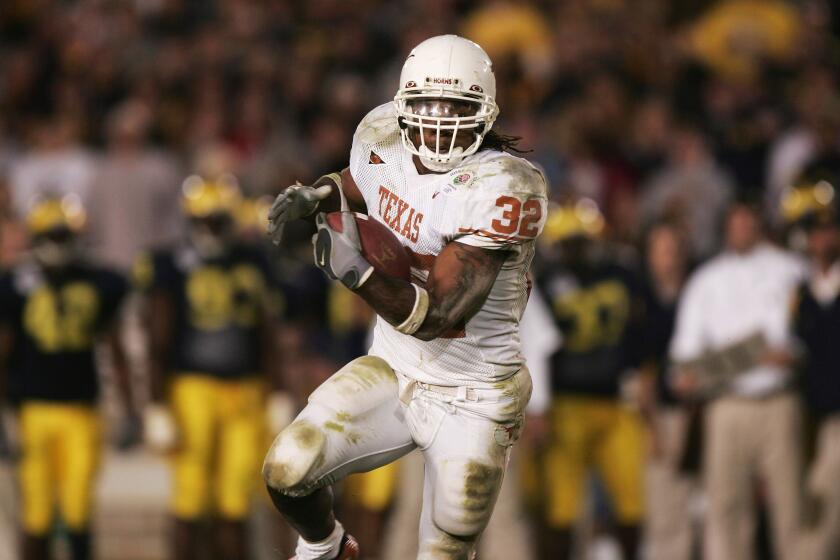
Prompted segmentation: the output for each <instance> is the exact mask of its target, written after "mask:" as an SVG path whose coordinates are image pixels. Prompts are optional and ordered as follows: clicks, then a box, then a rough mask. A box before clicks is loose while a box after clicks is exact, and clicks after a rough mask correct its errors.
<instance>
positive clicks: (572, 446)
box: [543, 396, 644, 529]
mask: <svg viewBox="0 0 840 560" xmlns="http://www.w3.org/2000/svg"><path fill="white" fill-rule="evenodd" d="M550 414H551V424H552V437H551V441H550V443H549V445H548V448H547V450H546V454H545V457H544V462H543V477H544V479H545V482H544V484H545V486H544V488H545V489H546V491H547V495H546V500H547V503H546V521H547V523H548V525H549V526H550V527H553V528H558V529H559V528H567V527H569V526H570V525H572V524H573V523H574V522H575V521H576V520H577V518H578V516H579V515H580V510H581V505H582V503H583V498H584V491H585V489H586V482H587V474H588V472H589V469H590V468H592V467H594V468H595V469H597V472H598V474H599V475H600V477H601V480H602V481H603V483H604V486H605V488H606V490H607V492H608V494H609V496H610V500H611V504H612V508H613V511H614V514H615V516H616V519H617V521H618V522H619V523H622V524H637V523H640V522H641V520H642V516H643V513H644V510H643V508H644V503H643V495H644V494H643V490H644V488H643V461H644V430H643V426H642V422H641V419H640V418H639V415H638V414H637V413H636V412H635V411H633V410H631V409H629V408H627V407H625V406H623V405H621V404H620V403H618V402H617V401H615V400H612V399H601V398H589V397H579V396H574V397H559V398H556V399H555V400H554V402H553V403H552V407H551V412H550Z"/></svg>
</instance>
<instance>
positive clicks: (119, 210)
mask: <svg viewBox="0 0 840 560" xmlns="http://www.w3.org/2000/svg"><path fill="white" fill-rule="evenodd" d="M150 125H151V112H150V110H149V108H148V107H147V106H146V105H144V104H143V103H142V102H141V101H138V100H128V101H126V102H124V103H123V104H122V105H120V106H119V107H117V108H116V109H114V111H113V112H112V113H111V115H110V116H109V117H108V151H107V152H106V154H105V156H104V157H103V158H102V161H101V163H100V164H99V166H98V168H97V170H96V173H95V174H94V178H93V182H92V184H91V188H90V193H89V194H90V201H91V203H90V222H91V225H90V228H91V232H90V235H91V240H92V242H93V244H94V250H95V251H96V254H97V256H99V257H100V258H102V259H103V260H104V261H105V262H108V263H109V264H111V265H112V266H116V267H119V268H120V269H122V270H123V271H128V270H129V269H130V267H131V264H132V262H133V261H134V256H135V255H136V254H137V253H138V251H140V250H141V249H145V248H146V247H149V246H159V245H162V244H164V243H168V242H170V241H173V240H174V239H175V238H176V237H177V232H178V227H179V224H180V223H181V215H180V211H179V208H178V204H179V200H180V188H179V187H180V183H181V177H182V172H181V171H180V170H179V167H178V165H177V163H176V162H175V161H174V160H173V158H172V157H171V156H170V155H168V154H166V153H164V152H161V151H159V150H155V149H152V148H151V147H150V146H149V145H148V143H147V136H148V131H149V126H150Z"/></svg>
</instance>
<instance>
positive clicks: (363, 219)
mask: <svg viewBox="0 0 840 560" xmlns="http://www.w3.org/2000/svg"><path fill="white" fill-rule="evenodd" d="M353 215H354V216H355V218H356V227H358V228H359V238H360V239H361V242H362V256H363V257H364V258H365V259H367V261H368V262H369V263H370V264H371V265H373V268H374V269H375V270H376V271H377V272H380V273H382V274H384V275H386V276H390V277H392V278H399V279H401V280H405V281H409V280H410V278H411V259H410V258H409V256H408V253H407V252H406V250H405V248H404V247H403V246H402V244H401V243H400V241H399V239H397V236H396V235H394V234H393V232H391V230H390V229H388V227H387V226H385V225H384V224H382V223H381V222H378V221H376V220H374V219H373V218H371V217H369V216H367V215H366V214H359V213H358V212H354V213H353ZM327 225H329V226H330V227H331V228H332V229H334V230H335V231H338V232H340V231H341V230H342V229H343V228H342V224H341V212H330V213H329V214H327Z"/></svg>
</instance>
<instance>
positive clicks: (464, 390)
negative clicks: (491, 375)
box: [400, 379, 502, 405]
mask: <svg viewBox="0 0 840 560" xmlns="http://www.w3.org/2000/svg"><path fill="white" fill-rule="evenodd" d="M418 387H419V388H420V389H423V390H424V391H429V392H432V393H437V394H439V395H444V396H446V397H449V399H450V400H451V401H457V402H479V401H481V402H498V401H499V400H500V398H499V397H500V393H501V391H502V390H501V389H496V388H492V389H476V388H475V387H467V386H465V385H459V386H456V387H452V386H450V385H435V384H433V383H424V382H422V381H416V380H414V379H410V380H409V381H408V383H407V384H406V386H405V387H404V388H403V390H402V391H400V401H402V403H403V404H405V405H408V403H409V402H411V398H412V397H413V396H414V390H415V389H417V388H418ZM486 393H490V395H487V394H486Z"/></svg>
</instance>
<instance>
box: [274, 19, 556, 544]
mask: <svg viewBox="0 0 840 560" xmlns="http://www.w3.org/2000/svg"><path fill="white" fill-rule="evenodd" d="M495 93H496V84H495V78H494V76H493V69H492V66H491V62H490V59H489V58H488V56H487V54H486V53H485V52H484V51H483V50H482V49H481V47H479V46H478V45H476V44H475V43H473V42H471V41H468V40H466V39H463V38H461V37H457V36H455V35H444V36H439V37H433V38H431V39H428V40H426V41H424V42H422V43H421V44H419V45H418V46H417V47H415V48H414V49H413V50H412V51H411V53H410V54H409V56H408V59H407V60H406V62H405V65H404V66H403V69H402V73H401V75H400V84H399V89H398V91H397V94H396V96H395V98H394V100H393V102H389V103H386V104H384V105H381V106H379V107H377V108H375V109H373V110H372V111H371V112H370V113H369V114H368V115H367V116H366V117H365V118H364V119H363V120H362V122H361V123H360V124H359V126H358V128H357V129H356V133H355V135H354V137H353V146H352V149H351V152H350V166H349V167H348V168H345V169H344V170H342V171H337V172H335V173H330V174H329V175H326V176H324V177H322V178H320V179H318V180H317V181H316V182H315V183H313V184H312V185H311V186H300V185H295V186H293V187H290V188H289V189H287V190H286V191H285V192H284V193H282V194H281V195H279V196H278V197H277V199H276V200H275V203H274V205H273V208H272V211H271V213H270V214H269V217H270V220H271V223H270V226H269V231H270V233H271V234H272V236H273V237H274V239H275V241H278V238H279V237H280V235H281V234H282V229H283V225H284V224H285V223H287V222H289V221H291V220H297V219H314V221H315V223H316V225H317V228H318V233H317V235H316V236H315V238H314V245H315V263H316V265H317V266H318V267H320V268H321V269H322V270H323V271H324V272H325V273H326V274H327V275H328V276H329V277H331V278H334V279H336V280H340V281H341V282H342V283H343V284H344V285H345V286H347V287H348V288H350V289H351V290H354V291H355V292H356V293H357V294H359V295H360V296H361V297H362V298H363V299H365V301H367V302H368V304H370V306H371V307H372V308H373V309H374V311H375V312H376V314H377V316H378V317H377V323H376V327H375V330H374V339H373V344H372V346H371V348H370V350H369V353H368V355H366V356H363V357H361V358H358V359H356V360H353V361H351V362H350V363H348V364H347V365H346V366H344V367H343V368H341V369H340V370H339V371H338V372H337V373H335V374H334V375H333V376H332V377H331V378H330V379H329V380H327V381H326V382H325V383H324V384H322V385H321V386H320V387H319V388H318V389H316V390H315V391H314V392H313V393H312V395H311V396H310V397H309V404H308V405H307V406H306V408H305V409H304V410H303V411H302V412H301V413H300V415H298V417H297V418H296V419H295V421H294V422H293V423H292V424H291V425H290V426H289V427H288V428H286V429H285V430H284V431H283V432H281V433H280V435H279V436H278V437H277V439H276V440H275V442H274V444H273V446H272V448H271V450H270V451H269V453H268V456H267V457H266V460H265V465H264V467H263V476H264V478H265V481H266V483H267V486H268V489H269V493H270V494H271V496H272V498H273V500H274V503H275V504H276V505H277V508H278V509H279V510H280V511H281V512H282V513H283V515H284V516H285V517H286V519H287V520H288V521H289V522H290V523H291V525H292V526H294V527H295V528H296V529H297V530H298V532H299V533H300V539H299V540H298V547H297V559H298V560H313V559H319V560H321V559H323V560H332V559H334V558H340V559H348V558H357V557H358V546H357V545H356V543H355V541H353V540H352V538H351V537H349V536H348V535H346V534H345V532H344V529H343V528H342V525H341V524H340V523H339V522H338V521H336V519H335V517H334V515H333V503H332V502H333V497H332V491H331V489H330V485H331V484H332V483H333V482H335V481H336V480H338V479H340V478H343V477H344V476H346V475H347V474H350V473H353V472H360V471H368V470H371V469H373V468H376V467H378V466H381V465H383V464H386V463H389V462H391V461H394V460H395V459H397V458H398V457H401V456H402V455H404V454H406V453H408V452H409V451H410V450H412V449H414V448H416V447H419V448H420V449H421V450H422V451H423V454H424V456H425V459H426V475H425V483H424V484H425V490H424V500H423V511H422V514H421V521H420V550H419V554H418V557H419V558H424V559H425V558H470V557H471V556H472V555H473V550H474V547H475V543H476V540H477V539H478V537H479V535H480V534H481V532H482V531H483V530H484V527H485V526H486V525H487V522H488V520H489V518H490V514H491V513H492V510H493V506H494V503H495V500H496V497H497V495H498V492H499V487H500V485H501V482H502V476H503V474H504V471H505V467H506V464H507V459H508V454H509V452H510V447H511V446H512V445H513V443H514V442H515V441H516V439H517V437H518V435H519V431H520V429H521V424H522V410H523V408H524V406H525V404H526V402H527V401H528V398H529V396H530V392H531V381H530V376H529V374H528V370H527V368H525V366H524V363H523V358H522V356H521V354H520V351H519V335H518V323H519V318H520V317H521V315H522V311H523V309H524V308H525V302H526V300H527V297H528V286H527V280H526V274H527V271H528V268H529V266H530V263H531V259H532V256H533V253H534V239H535V238H536V237H537V235H539V233H540V231H541V229H542V225H543V222H544V217H545V209H546V184H545V179H544V177H543V175H542V173H541V172H540V171H538V170H537V169H536V168H535V167H534V166H532V165H531V164H530V163H528V162H527V161H525V160H523V159H521V158H518V157H515V156H513V155H511V154H510V153H506V150H508V149H510V148H511V146H512V143H513V140H514V139H512V138H510V137H505V136H501V135H499V134H497V133H495V132H494V131H492V126H493V123H494V121H495V119H496V116H497V115H498V112H499V108H498V106H497V104H496V100H495ZM339 210H341V211H344V213H343V214H342V222H343V228H342V232H337V231H335V230H333V229H332V228H330V227H328V226H327V225H326V220H325V213H328V212H333V211H339ZM349 210H355V211H359V212H364V213H367V214H368V215H369V216H370V217H371V219H375V220H378V221H380V222H381V223H383V224H385V225H386V226H387V227H388V228H390V229H391V230H392V231H393V233H394V236H395V237H396V238H397V239H399V241H400V243H402V245H403V246H404V247H405V249H406V251H408V252H409V254H410V255H411V257H412V261H413V264H412V276H413V277H412V281H411V282H408V281H405V280H401V279H395V278H391V277H388V276H386V275H384V274H382V273H381V272H379V271H377V270H374V269H373V267H372V266H371V265H370V264H369V263H368V262H367V261H366V260H365V258H364V257H363V256H362V253H361V250H360V242H359V235H358V230H357V228H356V225H355V221H354V219H353V217H352V214H351V213H350V212H348V211H349Z"/></svg>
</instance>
